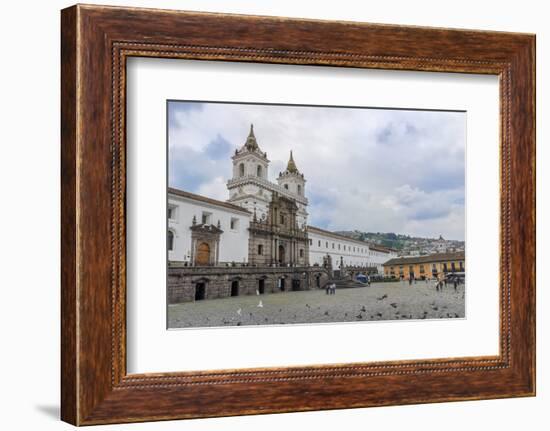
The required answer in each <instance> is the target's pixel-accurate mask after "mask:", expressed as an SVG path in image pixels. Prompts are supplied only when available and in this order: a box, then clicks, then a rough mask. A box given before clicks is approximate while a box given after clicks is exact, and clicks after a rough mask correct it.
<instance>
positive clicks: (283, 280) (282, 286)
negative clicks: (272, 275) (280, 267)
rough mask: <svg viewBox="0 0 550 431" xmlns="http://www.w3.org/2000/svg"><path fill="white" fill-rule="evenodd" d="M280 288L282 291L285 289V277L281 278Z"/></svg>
mask: <svg viewBox="0 0 550 431" xmlns="http://www.w3.org/2000/svg"><path fill="white" fill-rule="evenodd" d="M279 289H280V290H281V292H284V291H285V279H284V278H279Z"/></svg>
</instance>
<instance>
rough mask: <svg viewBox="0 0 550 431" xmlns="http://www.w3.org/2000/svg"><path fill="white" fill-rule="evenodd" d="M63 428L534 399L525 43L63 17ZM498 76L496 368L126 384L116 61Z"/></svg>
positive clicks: (135, 14) (470, 363)
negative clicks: (184, 61)
mask: <svg viewBox="0 0 550 431" xmlns="http://www.w3.org/2000/svg"><path fill="white" fill-rule="evenodd" d="M61 49H62V64H61V71H62V76H61V79H62V81H61V82H62V93H61V108H62V109H61V111H62V112H61V121H62V134H61V138H62V147H61V162H62V163H61V166H62V175H61V176H62V180H61V192H62V219H61V226H62V241H61V244H62V247H61V252H62V286H61V288H62V296H61V301H62V325H61V335H62V337H61V339H62V345H61V353H62V363H61V366H62V368H61V375H62V381H61V387H62V391H61V416H62V419H63V420H64V421H67V422H69V423H72V424H75V425H91V424H104V423H115V422H137V421H150V420H165V419H179V418H197V417H213V416H230V415H243V414H259V413H275V412H290V411H308V410H322V409H341V408H352V407H368V406H383V405H395V404H413V403H431V402H442V401H456V400H475V399H489V398H503V397H518V396H533V395H534V394H535V37H534V35H528V34H512V33H500V32H487V31H469V30H449V29H439V28H423V27H403V26H391V25H376V24H363V23H353V22H330V21H314V20H298V19H286V18H275V17H255V16H240V15H220V14H212V13H196V12H177V11H165V10H146V9H132V8H118V7H100V6H80V5H78V6H73V7H70V8H68V9H65V10H63V11H62V27H61ZM132 56H140V57H159V58H177V59H195V60H205V61H208V60H217V61H228V62H235V61H237V62H253V63H282V64H291V65H330V66H338V67H352V68H370V69H391V70H412V71H438V72H459V73H476V74H492V75H497V76H498V77H499V78H500V79H499V82H500V154H501V195H500V209H501V214H500V220H499V221H497V220H495V223H500V311H499V312H500V354H499V355H497V356H490V357H460V358H441V359H430V360H412V361H392V362H376V363H372V362H367V363H349V364H337V365H327V366H319V365H316V366H301V367H283V368H264V369H256V368H255V369H228V370H224V371H209V370H205V371H202V372H177V373H157V374H128V373H127V372H126V349H125V346H126V319H125V316H126V314H125V313H126V257H125V253H126V246H125V244H126V236H125V235H126V232H125V192H126V170H125V169H126V165H125V159H126V135H125V127H126V112H125V97H126V93H125V92H126V60H127V59H128V58H129V57H132Z"/></svg>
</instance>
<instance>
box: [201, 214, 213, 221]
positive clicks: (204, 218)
mask: <svg viewBox="0 0 550 431" xmlns="http://www.w3.org/2000/svg"><path fill="white" fill-rule="evenodd" d="M201 223H202V224H212V213H209V212H206V211H203V212H202V217H201Z"/></svg>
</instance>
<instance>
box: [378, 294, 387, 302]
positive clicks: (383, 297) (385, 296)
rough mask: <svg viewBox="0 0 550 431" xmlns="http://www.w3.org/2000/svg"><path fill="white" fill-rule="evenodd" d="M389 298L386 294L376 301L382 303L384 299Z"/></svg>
mask: <svg viewBox="0 0 550 431" xmlns="http://www.w3.org/2000/svg"><path fill="white" fill-rule="evenodd" d="M387 297H388V295H386V294H384V295H382V296H381V297H380V298H376V299H378V300H379V301H382V300H383V299H386V298H387Z"/></svg>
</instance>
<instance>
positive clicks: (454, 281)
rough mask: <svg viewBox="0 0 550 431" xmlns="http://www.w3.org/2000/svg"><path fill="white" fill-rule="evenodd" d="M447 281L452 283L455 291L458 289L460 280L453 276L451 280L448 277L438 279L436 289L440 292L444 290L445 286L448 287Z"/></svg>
mask: <svg viewBox="0 0 550 431" xmlns="http://www.w3.org/2000/svg"><path fill="white" fill-rule="evenodd" d="M447 283H452V284H453V287H454V290H455V292H456V291H457V288H458V284H459V281H458V279H457V278H453V279H452V280H449V281H448V280H447V279H446V278H444V279H442V280H438V279H436V283H435V290H437V291H438V292H442V291H443V286H445V287H447Z"/></svg>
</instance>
